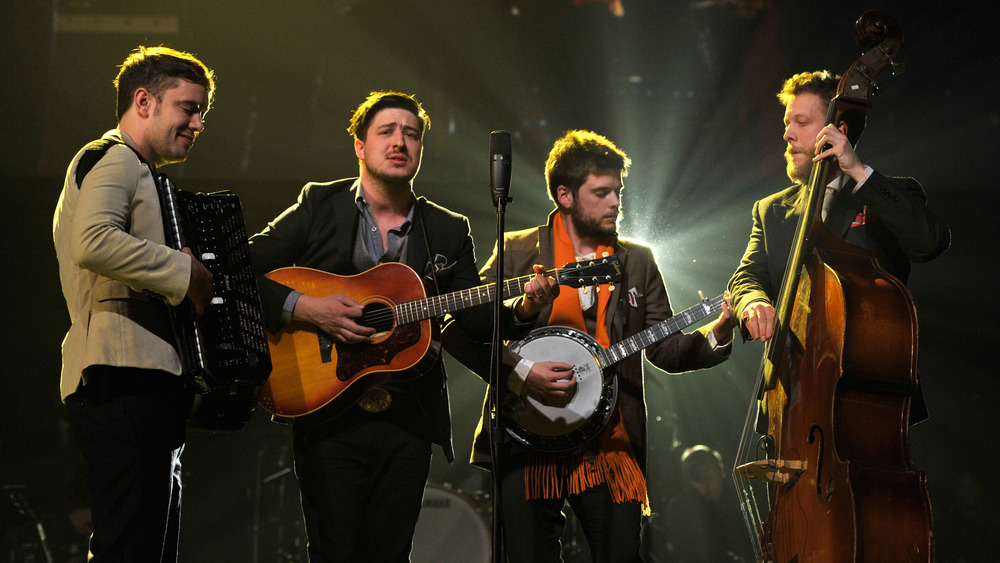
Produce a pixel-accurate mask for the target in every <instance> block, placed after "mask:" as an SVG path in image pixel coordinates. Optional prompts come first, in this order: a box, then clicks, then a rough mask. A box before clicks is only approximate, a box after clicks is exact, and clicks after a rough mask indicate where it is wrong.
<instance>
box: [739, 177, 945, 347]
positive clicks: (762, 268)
mask: <svg viewBox="0 0 1000 563" xmlns="http://www.w3.org/2000/svg"><path fill="white" fill-rule="evenodd" d="M856 185H857V184H855V183H854V182H849V183H847V184H846V185H845V186H844V188H842V189H841V190H840V193H839V195H838V197H837V198H836V199H835V200H834V203H833V206H832V207H831V209H830V212H829V217H828V218H827V221H826V225H827V228H828V229H829V230H830V231H831V232H832V233H833V234H834V235H836V236H838V237H840V238H842V239H844V240H846V241H847V242H849V243H851V244H854V245H856V246H859V247H861V248H864V249H867V250H868V251H869V252H871V253H872V254H873V255H874V256H875V259H876V260H878V262H879V264H880V265H881V266H882V268H884V269H885V270H886V271H887V272H889V273H890V274H892V275H893V276H895V277H897V278H899V279H900V281H902V282H903V283H906V281H907V278H909V275H910V263H911V262H927V261H929V260H932V259H934V258H936V257H937V256H938V255H940V254H941V253H942V252H944V251H945V250H947V248H948V246H949V245H950V244H951V233H950V231H949V230H948V227H947V226H946V225H945V224H944V222H943V221H942V220H941V219H940V218H939V217H938V216H937V215H935V214H934V213H933V212H932V211H931V210H930V209H928V208H927V205H926V201H927V196H926V195H925V194H924V190H923V188H922V187H921V186H920V184H919V183H917V181H916V180H914V179H912V178H888V177H885V176H883V175H881V174H879V173H878V172H872V174H871V177H869V178H868V180H866V181H865V182H864V183H863V184H862V185H861V187H860V188H858V190H857V192H856V193H852V191H853V190H854V188H855V186H856ZM804 196H805V187H804V186H802V185H795V186H792V187H790V188H787V189H785V190H783V191H780V192H778V193H776V194H772V195H770V196H768V197H766V198H764V199H761V200H759V201H757V202H756V203H755V204H754V207H753V230H752V231H751V233H750V242H749V243H748V244H747V249H746V253H744V255H743V260H742V261H741V262H740V266H739V268H737V269H736V272H735V273H734V274H733V277H732V279H730V281H729V290H730V292H732V304H733V310H734V312H735V313H736V314H737V316H738V318H739V319H740V323H741V328H743V327H742V313H743V310H744V309H745V308H746V306H747V305H749V304H750V303H751V302H752V301H757V300H762V299H763V300H766V301H768V302H770V303H772V304H773V303H774V302H775V301H776V300H777V298H778V293H779V292H780V291H781V282H782V279H783V277H784V275H785V265H786V263H787V261H788V255H789V253H790V252H791V249H792V241H793V239H794V238H795V228H796V225H797V224H798V220H799V216H800V215H801V214H802V209H801V208H802V207H804V205H802V200H803V199H804ZM862 212H864V214H865V224H863V225H857V226H853V227H852V223H853V221H854V219H855V218H856V217H857V216H858V215H859V214H861V213H862ZM744 334H745V329H744Z"/></svg>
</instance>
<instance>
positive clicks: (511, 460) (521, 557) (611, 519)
mask: <svg viewBox="0 0 1000 563" xmlns="http://www.w3.org/2000/svg"><path fill="white" fill-rule="evenodd" d="M502 447H503V449H504V450H505V452H506V455H504V461H505V463H504V466H503V468H502V471H503V472H504V473H503V475H504V476H503V481H502V482H501V487H502V498H501V507H500V508H501V511H502V512H503V529H504V550H505V552H506V554H507V560H508V561H510V562H511V563H552V562H553V561H561V560H562V559H561V553H562V546H561V544H560V538H561V536H562V534H563V529H564V528H565V526H566V516H565V514H564V513H563V508H564V507H565V504H566V503H567V502H568V503H569V505H570V507H572V509H573V513H574V514H575V515H576V517H577V519H579V521H580V527H581V528H582V529H583V532H584V535H585V536H586V537H587V543H588V545H589V546H590V555H591V559H592V560H593V561H594V563H611V562H615V563H634V562H636V561H642V558H641V557H640V555H639V544H640V539H641V538H640V534H641V530H642V508H641V506H640V505H639V504H638V503H635V502H628V503H620V504H616V503H615V502H613V501H612V499H611V493H610V492H609V491H608V489H607V487H606V486H605V485H600V486H597V487H593V488H590V489H587V490H585V491H583V492H582V493H580V494H578V495H569V496H567V497H566V498H559V499H542V500H525V487H524V464H525V458H526V454H527V452H526V451H525V449H524V448H523V447H521V446H520V444H517V443H516V442H508V443H507V444H504V445H503V446H502Z"/></svg>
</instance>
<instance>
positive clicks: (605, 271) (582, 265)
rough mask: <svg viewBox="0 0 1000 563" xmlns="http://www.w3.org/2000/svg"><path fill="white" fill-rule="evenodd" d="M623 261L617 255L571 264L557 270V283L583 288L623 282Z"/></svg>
mask: <svg viewBox="0 0 1000 563" xmlns="http://www.w3.org/2000/svg"><path fill="white" fill-rule="evenodd" d="M623 277H624V276H623V274H622V260H621V258H620V257H619V256H618V255H617V254H612V255H611V256H604V257H602V258H594V259H593V260H582V261H580V262H570V263H569V264H566V265H565V266H563V267H562V268H559V269H557V270H556V281H558V282H559V284H560V285H567V286H569V287H574V288H581V287H587V286H592V285H600V284H604V283H618V282H620V281H622V278H623Z"/></svg>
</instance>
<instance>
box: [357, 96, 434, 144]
mask: <svg viewBox="0 0 1000 563" xmlns="http://www.w3.org/2000/svg"><path fill="white" fill-rule="evenodd" d="M386 108H399V109H405V110H406V111H408V112H410V113H412V114H413V115H415V116H417V119H419V120H420V132H421V133H423V132H424V131H426V130H428V129H430V128H431V118H430V116H429V115H427V112H426V111H424V107H423V106H422V105H420V102H418V101H417V99H416V98H415V97H413V96H412V95H410V94H404V93H402V92H392V91H385V92H372V93H371V94H368V97H367V98H365V101H363V102H361V105H359V106H358V109H356V110H354V115H352V116H351V123H350V124H349V125H348V126H347V132H348V133H350V134H351V136H352V137H354V138H355V139H358V140H364V138H365V135H367V134H368V126H369V125H371V121H372V118H374V117H375V114H377V113H378V112H380V111H382V110H384V109H386Z"/></svg>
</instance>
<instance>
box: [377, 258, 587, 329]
mask: <svg viewBox="0 0 1000 563" xmlns="http://www.w3.org/2000/svg"><path fill="white" fill-rule="evenodd" d="M583 269H584V268H553V269H551V270H546V271H545V272H542V274H543V275H545V276H552V277H556V278H557V279H558V278H559V277H560V276H561V275H563V274H564V273H565V272H567V271H573V270H583ZM534 275H535V274H529V275H526V276H520V277H517V278H514V279H510V280H505V281H504V282H503V284H504V293H505V294H507V295H508V297H514V296H516V295H521V294H522V293H524V286H525V285H527V283H528V281H530V280H531V278H532V277H534ZM496 285H497V284H496V283H491V284H485V285H480V286H477V287H471V288H468V289H462V290H459V291H456V292H453V293H448V294H445V295H437V296H434V297H429V298H426V299H422V300H418V301H410V302H408V303H401V304H397V305H388V304H384V303H379V304H380V305H383V306H381V307H378V308H376V309H368V308H367V306H366V310H365V311H364V312H363V313H362V315H361V321H362V322H361V324H364V325H365V326H377V325H381V324H390V325H391V324H393V322H394V319H396V318H399V317H404V316H406V314H407V313H410V314H411V315H412V314H414V313H420V314H426V313H428V312H430V311H432V310H433V311H436V310H438V309H439V308H440V307H438V308H435V307H433V306H431V307H420V306H419V305H416V304H417V303H421V302H427V303H437V304H439V305H441V304H443V305H459V304H462V305H465V302H466V300H467V299H473V296H474V295H478V296H480V299H481V298H482V297H481V296H482V294H483V292H485V293H486V300H485V301H483V302H482V303H479V304H485V303H490V302H492V301H493V300H494V299H495V298H496V296H495V293H496ZM512 285H516V287H517V291H516V292H514V291H512V289H513V288H512V287H511V286H512ZM460 295H468V297H459V296H460ZM449 310H451V309H448V310H444V311H442V312H441V313H439V314H443V313H447V312H449ZM433 316H437V314H428V315H426V316H421V315H417V318H414V319H411V320H410V321H408V322H412V321H413V320H422V319H427V318H431V317H433Z"/></svg>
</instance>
